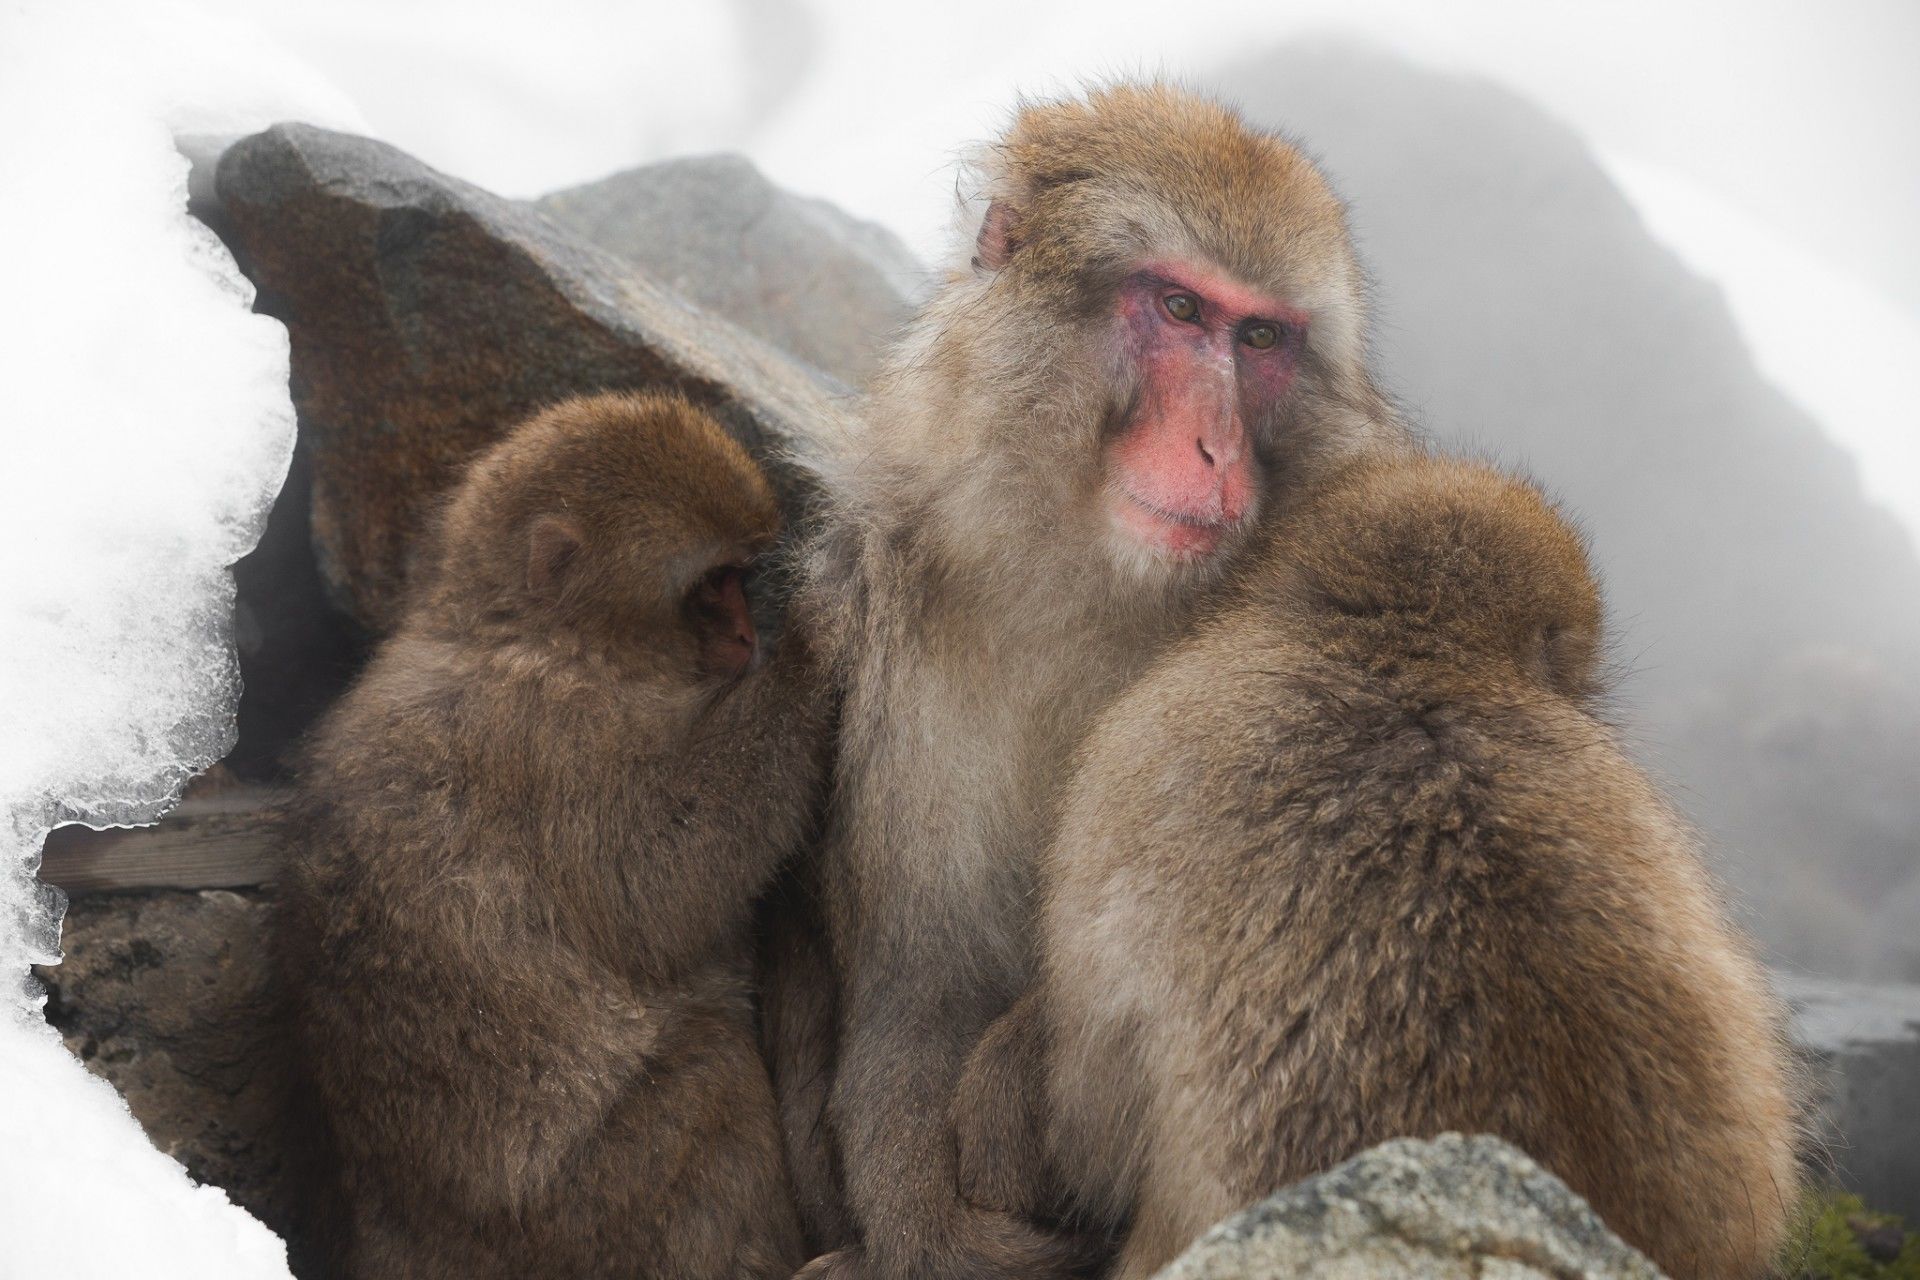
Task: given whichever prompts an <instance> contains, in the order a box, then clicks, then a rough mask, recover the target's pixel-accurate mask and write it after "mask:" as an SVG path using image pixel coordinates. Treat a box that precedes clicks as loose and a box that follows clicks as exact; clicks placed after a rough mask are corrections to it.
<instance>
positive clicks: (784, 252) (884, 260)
mask: <svg viewBox="0 0 1920 1280" xmlns="http://www.w3.org/2000/svg"><path fill="white" fill-rule="evenodd" d="M534 208H536V209H538V210H539V211H540V212H541V213H544V214H545V215H547V217H548V218H550V219H552V220H553V221H554V222H556V223H558V224H559V225H560V226H562V227H564V228H566V229H567V230H569V231H571V232H573V233H574V234H575V235H578V236H580V237H581V238H582V239H584V240H587V241H589V242H590V243H592V244H595V245H597V246H599V247H600V248H602V249H604V250H606V251H607V252H608V253H610V254H613V255H614V256H615V257H617V258H620V259H621V260H622V261H624V262H627V263H630V264H631V265H632V266H633V267H635V268H636V269H638V270H639V271H640V272H642V273H643V274H644V275H645V276H646V277H647V278H648V279H650V280H653V281H654V282H656V283H658V284H662V285H665V286H666V287H667V288H669V289H672V290H673V291H674V292H676V293H678V294H679V295H680V296H681V297H683V298H685V299H687V300H688V301H689V302H692V303H694V304H696V305H697V306H700V307H703V308H705V309H706V310H708V311H711V312H713V313H714V314H715V315H718V316H722V317H724V318H726V319H727V320H730V321H732V322H733V323H734V324H736V325H739V326H740V327H741V328H742V329H745V330H747V331H748V332H749V333H752V334H755V335H757V336H759V337H761V338H764V339H765V340H766V341H768V342H770V343H772V344H773V345H774V346H776V347H778V348H780V349H781V350H782V351H786V352H790V353H791V354H793V355H795V356H798V357H799V358H800V359H802V360H805V361H806V362H807V363H809V364H811V365H813V366H815V367H816V368H819V369H823V370H825V371H826V372H827V373H830V374H832V375H833V376H834V377H836V378H838V379H840V380H841V381H842V382H845V383H848V384H849V385H851V386H862V385H864V384H865V383H866V381H867V380H868V379H869V378H870V377H871V376H872V375H873V372H874V370H875V369H876V368H877V367H878V366H879V363H880V356H881V354H882V353H883V352H884V351H885V349H886V346H887V344H888V341H889V339H890V338H891V337H892V335H893V333H894V332H895V331H896V330H897V329H899V328H900V326H901V325H902V324H904V323H905V322H906V320H907V318H908V316H909V315H911V314H912V311H913V303H914V300H915V297H916V295H917V293H918V292H919V290H920V289H921V288H922V287H923V286H924V284H925V280H926V273H925V270H924V269H923V268H922V267H921V265H920V263H919V262H918V261H917V260H916V259H915V258H914V256H913V254H912V253H911V252H909V251H908V249H907V247H906V245H904V244H902V243H901V242H900V239H899V237H898V236H895V235H894V234H893V233H892V232H891V231H888V230H887V229H886V228H884V227H880V226H876V225H875V224H873V223H871V222H862V221H860V220H859V219H858V218H854V217H851V216H849V215H848V214H846V213H845V212H843V211H841V210H840V209H838V208H836V207H835V206H833V205H831V204H828V203H827V202H826V201H824V200H809V199H807V198H806V197H804V196H797V195H795V194H793V193H792V192H790V191H784V190H782V189H781V188H779V187H776V186H775V185H774V184H773V183H771V182H769V181H767V179H766V177H765V176H764V175H763V174H762V173H761V172H760V171H759V170H758V169H756V168H754V166H753V162H752V161H750V160H748V159H747V158H746V157H744V156H737V155H716V156H688V157H685V158H683V159H677V160H667V161H663V162H662V163H660V164H650V165H646V166H644V167H642V168H638V169H629V170H627V171H626V172H625V173H617V174H615V175H613V176H612V177H610V178H603V179H601V180H600V181H599V182H590V183H587V184H586V185H584V186H579V187H571V188H569V189H567V190H565V191H556V192H554V193H553V194H552V195H549V196H544V197H542V198H541V199H540V200H538V201H535V202H534Z"/></svg>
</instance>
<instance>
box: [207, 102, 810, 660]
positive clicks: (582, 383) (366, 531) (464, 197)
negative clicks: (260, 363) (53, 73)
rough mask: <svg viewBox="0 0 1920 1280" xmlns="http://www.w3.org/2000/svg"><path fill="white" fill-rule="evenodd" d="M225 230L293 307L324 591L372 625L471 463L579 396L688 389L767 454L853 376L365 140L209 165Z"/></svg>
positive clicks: (319, 139)
mask: <svg viewBox="0 0 1920 1280" xmlns="http://www.w3.org/2000/svg"><path fill="white" fill-rule="evenodd" d="M216 188H217V196H218V208H219V218H220V220H221V223H222V226H221V231H222V234H223V235H224V236H225V237H226V238H227V241H228V243H229V244H230V245H231V246H232V247H233V248H234V249H235V251H236V254H237V256H238V258H239V260H240V265H241V267H242V268H243V269H244V270H245V271H246V272H247V274H248V276H249V277H250V278H251V279H252V280H253V281H254V283H255V284H256V285H258V286H259V289H260V301H259V304H258V305H259V309H260V310H262V311H264V312H267V313H269V314H271V315H273V316H275V317H277V318H278V319H280V320H282V321H284V322H285V323H286V325H287V328H288V331H289V333H290V335H291V338H292V346H293V400H294V406H295V408H296V409H297V410H298V411H299V415H300V433H301V441H302V444H303V446H304V447H305V448H306V449H307V451H308V456H309V457H310V459H311V461H312V468H313V489H312V537H313V543H314V550H315V553H316V557H317V560H318V563H319V567H320V574H321V577H322V579H323V580H324V581H325V583H326V585H327V587H328V589H329V591H330V593H331V595H332V598H333V599H334V600H335V601H336V602H338V603H340V604H341V605H342V606H343V607H345V608H346V609H347V610H348V612H350V613H351V614H352V615H353V616H354V617H355V618H356V619H357V620H359V621H360V622H361V623H363V624H365V625H367V626H369V627H371V628H372V629H374V630H376V631H378V630H381V629H383V628H384V627H385V626H386V625H388V624H389V623H390V622H391V621H392V619H393V615H394V611H395V607H396V600H397V596H398V593H399V590H400V587H401V585H402V583H403V581H404V578H405V570H406V559H407V554H408V551H409V548H410V547H411V546H412V544H413V541H414V538H415V535H416V534H417V533H418V532H419V529H420V526H421V524H422V518H423V516H424V514H425V512H426V510H427V509H428V507H429V506H430V504H431V503H432V501H433V499H434V497H435V496H436V495H437V494H438V493H439V492H440V491H441V490H442V489H444V488H445V487H446V486H447V484H448V483H449V482H450V481H451V479H452V478H453V476H454V474H455V472H456V470H457V468H458V467H459V465H460V464H461V463H462V462H464V461H465V460H466V459H468V458H469V457H471V456H472V455H473V454H474V453H476V452H478V451H479V450H480V449H481V448H483V447H484V446H485V445H487V444H488V443H489V442H491V441H492V440H493V439H494V438H496V437H497V436H498V435H499V433H500V432H501V431H503V430H504V429H505V428H507V427H508V426H510V425H512V424H513V423H514V422H515V421H517V420H518V419H520V418H522V417H524V416H526V415H527V414H529V413H531V412H533V411H535V410H537V409H539V408H541V407H542V406H544V405H547V404H551V403H553V402H554V401H556V400H560V399H563V398H565V397H567V396H569V395H574V394H578V393H581V392H587V391H596V390H625V389H644V388H661V387H670V388H676V389H678V390H680V391H683V392H685V393H686V394H687V395H688V396H690V397H692V398H693V399H694V400H695V401H697V402H699V403H701V404H704V405H706V406H707V407H709V408H711V409H712V410H713V411H714V412H715V413H716V414H717V415H718V416H719V417H720V418H721V419H722V421H723V422H725V424H726V425H727V427H728V429H729V430H731V431H732V432H733V433H734V435H735V436H736V437H737V438H738V439H739V440H740V441H741V442H742V443H743V444H745V445H746V446H747V447H748V448H749V449H752V450H754V451H755V452H756V453H758V454H759V455H760V456H761V458H762V460H763V461H767V462H769V463H770V469H771V470H772V471H773V473H774V474H773V479H774V482H775V485H776V487H778V488H780V489H781V490H782V492H783V493H784V494H785V495H786V496H787V497H788V498H789V499H790V500H791V499H793V498H794V497H795V496H796V494H798V493H799V492H801V491H803V490H804V487H805V486H804V484H803V482H802V478H801V475H800V473H799V472H798V471H797V470H796V469H794V468H792V467H790V466H786V465H783V462H782V459H783V457H784V452H785V450H786V448H787V447H788V446H792V445H796V444H798V445H801V446H803V447H804V445H805V442H807V441H809V440H812V439H814V438H816V436H817V433H818V432H819V431H820V430H821V429H822V424H823V423H824V422H825V421H826V420H827V419H828V418H829V417H830V415H831V413H832V409H831V404H832V401H833V400H834V399H835V398H837V397H839V396H841V395H843V394H844V388H843V387H841V386H840V385H839V384H838V383H836V382H834V381H833V380H831V379H830V378H828V377H826V376H825V375H823V374H821V373H819V372H818V371H817V370H815V369H813V368H812V367H811V366H809V365H807V364H804V363H803V362H801V361H798V360H795V359H793V358H792V357H790V356H788V355H786V354H784V353H783V352H780V351H778V350H776V349H774V348H773V347H771V346H769V345H767V344H766V343H765V342H763V341H761V340H760V339H758V338H755V337H754V336H752V335H751V334H748V333H745V332H743V331H741V330H739V329H737V328H735V327H734V326H732V325H731V324H728V323H727V322H726V321H724V320H721V319H719V318H718V317H716V316H714V315H712V314H710V313H708V312H706V311H704V310H702V309H700V308H698V307H696V306H694V305H693V304H691V303H689V302H688V301H687V300H686V299H684V298H683V297H681V296H680V295H679V294H677V293H674V292H671V291H669V290H667V289H664V288H662V287H660V286H659V285H657V284H655V283H653V282H651V281H650V280H648V279H647V278H646V277H645V276H643V275H641V274H640V273H638V272H636V271H634V270H633V269H632V267H631V266H630V265H628V264H626V263H624V262H621V261H620V260H619V259H616V258H614V257H612V256H611V255H609V254H607V253H605V252H604V251H602V250H600V249H598V248H595V247H594V246H593V245H591V244H588V243H586V242H585V241H583V240H580V239H578V238H577V237H575V236H573V235H572V234H571V233H569V232H566V231H562V230H560V229H559V228H557V227H556V226H555V225H554V224H553V223H552V222H550V221H549V220H548V219H546V218H544V217H542V216H541V215H539V214H537V213H535V212H533V211H532V210H530V209H528V208H526V207H524V206H522V205H519V204H516V203H514V202H512V201H509V200H505V199H502V198H500V197H498V196H494V195H490V194H489V193H487V192H485V191H482V190H480V189H479V188H477V187H473V186H470V185H469V184H467V183H463V182H459V181H456V180H454V179H452V178H448V177H445V176H443V175H441V174H439V173H436V172H434V171H433V170H432V169H429V168H428V167H426V166H425V165H423V164H421V163H420V162H419V161H417V160H414V159H413V158H412V157H410V156H407V155H406V154H404V153H402V152H400V151H398V150H396V149H394V148H393V147H390V146H387V145H385V144H383V143H378V142H373V141H370V140H368V139H366V138H357V137H352V136H350V135H346V134H340V133H332V132H329V131H327V130H324V129H316V128H312V127H310V126H306V125H278V126H275V127H274V128H272V129H269V130H267V131H266V132H265V133H259V134H255V135H253V136H252V137H248V138H244V139H242V140H241V141H239V142H237V143H235V144H234V145H233V146H232V147H231V148H230V149H228V150H227V151H226V153H225V154H224V155H223V156H222V157H221V159H220V162H219V168H218V172H217V176H216Z"/></svg>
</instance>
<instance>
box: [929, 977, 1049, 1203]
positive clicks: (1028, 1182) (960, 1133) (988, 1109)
mask: <svg viewBox="0 0 1920 1280" xmlns="http://www.w3.org/2000/svg"><path fill="white" fill-rule="evenodd" d="M1039 999H1040V998H1039V996H1038V995H1037V994H1036V993H1034V992H1031V991H1030V992H1028V993H1027V994H1026V995H1023V996H1022V997H1021V998H1020V999H1019V1000H1018V1001H1016V1002H1015V1003H1014V1005H1013V1007H1012V1008H1011V1009H1008V1010H1007V1012H1006V1013H1004V1014H1002V1015H1001V1016H1000V1017H999V1018H997V1019H995V1020H994V1022H993V1024H992V1025H991V1026H989V1027H988V1028H987V1031H986V1034H985V1035H983V1036H981V1038H980V1043H979V1044H978V1045H976V1046H974V1050H973V1053H972V1054H971V1055H969V1057H968V1058H967V1065H966V1069H965V1070H964V1071H962V1072H961V1075H960V1083H959V1085H958V1087H957V1088H956V1089H955V1091H954V1098H953V1103H952V1112H951V1115H952V1120H953V1136H954V1147H955V1163H956V1166H957V1173H958V1175H959V1176H958V1182H959V1187H960V1196H961V1198H962V1199H963V1200H965V1201H967V1202H968V1203H969V1204H971V1205H973V1206H974V1207H976V1208H979V1209H983V1210H988V1211H991V1212H997V1213H1003V1214H1014V1215H1018V1216H1022V1217H1028V1218H1031V1217H1035V1216H1037V1215H1039V1214H1040V1213H1041V1212H1043V1211H1044V1210H1045V1209H1046V1208H1047V1207H1048V1205H1047V1200H1048V1196H1047V1190H1048V1188H1047V1176H1046V1164H1047V1160H1046V1151H1045V1138H1044V1127H1045V1118H1044V1116H1043V1115H1042V1108H1043V1093H1044V1091H1045V1089H1046V1080H1045V1068H1044V1065H1043V1062H1042V1056H1041V1055H1042V1045H1041V1039H1040V1037H1041V1025H1040V1007H1039Z"/></svg>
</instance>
